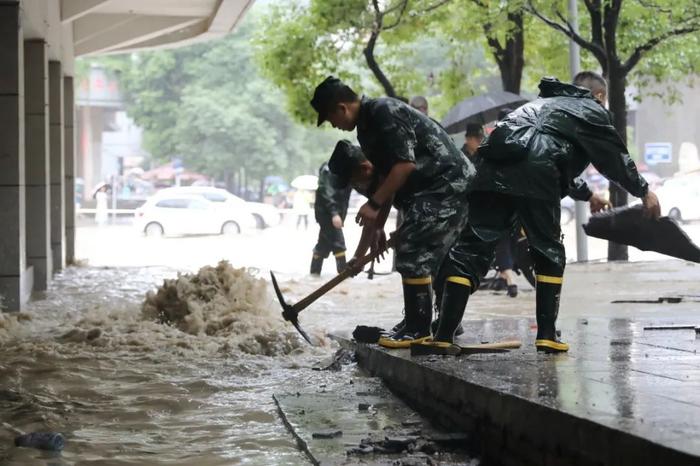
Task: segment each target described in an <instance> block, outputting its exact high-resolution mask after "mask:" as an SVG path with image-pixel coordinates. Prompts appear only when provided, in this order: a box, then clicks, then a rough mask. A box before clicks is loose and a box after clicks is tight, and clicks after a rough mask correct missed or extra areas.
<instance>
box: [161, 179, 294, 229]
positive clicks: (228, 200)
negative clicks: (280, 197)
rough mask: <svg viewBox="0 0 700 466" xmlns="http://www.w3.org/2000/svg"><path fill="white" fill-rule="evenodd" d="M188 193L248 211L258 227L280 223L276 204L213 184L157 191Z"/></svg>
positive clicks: (162, 193)
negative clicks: (251, 198) (239, 194)
mask: <svg viewBox="0 0 700 466" xmlns="http://www.w3.org/2000/svg"><path fill="white" fill-rule="evenodd" d="M173 194H187V195H194V196H202V197H204V198H206V199H207V200H209V201H211V202H217V203H223V204H224V205H225V206H226V207H228V208H230V209H233V210H236V211H239V212H243V211H245V212H248V215H251V216H252V218H253V219H254V220H255V226H256V227H257V228H267V227H274V226H277V225H279V223H280V220H281V216H280V212H279V210H278V209H277V208H276V207H275V206H271V205H269V204H263V203H262V202H246V201H244V200H243V199H241V198H240V197H238V196H236V195H234V194H231V193H230V192H228V191H226V190H225V189H220V188H215V187H213V186H178V187H173V188H165V189H161V190H160V191H158V192H157V193H156V196H159V195H168V196H170V195H173Z"/></svg>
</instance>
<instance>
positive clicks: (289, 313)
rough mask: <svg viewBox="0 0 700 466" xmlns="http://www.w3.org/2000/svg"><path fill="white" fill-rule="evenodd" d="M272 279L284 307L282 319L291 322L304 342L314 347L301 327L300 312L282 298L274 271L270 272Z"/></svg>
mask: <svg viewBox="0 0 700 466" xmlns="http://www.w3.org/2000/svg"><path fill="white" fill-rule="evenodd" d="M270 277H272V286H273V287H274V288H275V293H276V294H277V299H278V300H279V302H280V304H281V305H282V317H283V318H284V320H288V321H289V322H291V323H292V325H294V328H296V329H297V331H298V332H299V334H301V336H302V337H304V340H306V341H307V342H309V344H310V345H312V346H313V343H311V339H310V338H309V336H308V335H307V334H306V332H305V331H304V330H303V329H302V328H301V326H300V325H299V311H297V310H296V309H294V306H292V305H291V304H287V302H286V301H285V300H284V296H282V290H280V287H279V285H278V284H277V279H276V278H275V274H274V273H272V271H270Z"/></svg>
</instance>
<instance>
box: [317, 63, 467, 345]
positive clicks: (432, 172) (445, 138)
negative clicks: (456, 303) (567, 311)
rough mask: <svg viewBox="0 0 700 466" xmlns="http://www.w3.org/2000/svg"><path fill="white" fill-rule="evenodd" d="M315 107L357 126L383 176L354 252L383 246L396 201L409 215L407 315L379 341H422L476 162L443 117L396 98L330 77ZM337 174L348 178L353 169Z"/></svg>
mask: <svg viewBox="0 0 700 466" xmlns="http://www.w3.org/2000/svg"><path fill="white" fill-rule="evenodd" d="M311 106H312V107H313V108H314V110H316V112H317V113H318V125H319V126H320V125H321V124H322V123H323V122H324V121H329V122H330V123H331V124H332V125H333V127H335V128H339V129H341V130H344V131H353V130H355V129H357V138H358V141H359V143H360V146H361V148H362V152H363V153H364V156H366V158H367V159H368V161H369V162H371V165H372V166H373V169H374V170H375V171H376V174H377V175H378V177H381V178H383V179H382V180H381V181H378V182H377V183H375V186H372V187H371V188H372V189H368V192H369V193H370V194H371V195H370V197H369V199H368V200H367V202H366V203H365V204H364V205H362V207H360V210H359V211H358V214H357V217H356V221H357V223H359V224H360V225H361V226H362V227H363V230H362V236H361V238H360V243H359V245H358V247H357V249H356V251H355V256H354V257H355V258H357V257H362V256H364V254H365V253H366V251H367V250H368V249H369V248H373V249H375V250H376V249H377V248H379V249H383V248H384V246H385V242H386V238H385V237H384V223H385V221H386V219H387V216H388V215H389V210H390V208H391V205H392V203H394V204H395V205H396V206H398V207H399V209H400V210H401V211H402V213H403V214H404V221H403V223H402V224H401V227H400V228H399V230H398V231H397V238H396V239H397V245H396V247H395V258H396V269H397V270H398V272H399V273H400V274H401V277H402V282H403V296H404V311H405V320H406V321H405V325H404V326H403V327H402V328H401V329H400V330H398V331H397V332H395V333H394V334H393V335H392V336H390V337H385V338H382V339H380V341H379V343H380V344H381V345H383V346H386V347H389V348H401V347H404V348H405V347H408V346H410V344H411V343H412V342H416V341H423V340H425V339H427V338H429V336H430V322H431V317H432V308H433V304H432V295H431V292H432V290H431V286H432V278H431V277H432V276H434V275H435V274H436V273H437V269H438V267H439V266H440V264H441V263H442V261H443V259H444V257H445V255H446V254H447V251H448V249H449V247H450V245H451V244H452V243H453V242H454V241H455V240H456V239H457V237H458V235H459V232H460V231H461V230H462V228H463V227H464V225H465V224H466V221H467V194H468V192H469V189H470V185H471V182H472V180H473V179H474V177H475V175H476V172H475V169H474V166H473V165H472V163H471V162H469V160H467V158H466V157H464V156H463V155H462V153H461V152H460V151H459V149H458V148H457V146H455V144H454V142H453V141H452V139H451V138H450V136H449V135H448V134H447V133H446V132H445V130H444V129H443V128H442V127H441V126H440V125H439V124H438V123H436V122H435V121H433V120H431V119H430V118H429V117H428V116H426V115H424V114H423V113H421V112H419V111H418V110H416V109H414V108H412V107H411V106H409V105H407V104H405V103H403V102H401V101H399V100H397V99H392V98H378V99H371V98H367V97H362V98H361V97H359V96H358V95H357V94H356V93H355V92H354V91H353V90H352V89H351V88H350V87H349V86H347V85H346V84H345V83H343V82H342V81H340V80H339V79H337V78H335V77H333V76H329V77H328V78H326V79H325V80H324V81H323V82H322V83H321V84H319V85H318V86H317V87H316V90H315V92H314V95H313V99H312V100H311ZM341 166H343V165H342V164H341ZM334 174H336V175H338V176H340V177H342V178H344V180H345V181H346V182H347V181H349V179H350V177H351V176H352V175H353V172H352V171H351V170H348V169H343V170H340V171H338V172H337V173H336V172H335V171H334ZM377 179H378V178H377ZM349 266H352V261H351V263H350V264H349Z"/></svg>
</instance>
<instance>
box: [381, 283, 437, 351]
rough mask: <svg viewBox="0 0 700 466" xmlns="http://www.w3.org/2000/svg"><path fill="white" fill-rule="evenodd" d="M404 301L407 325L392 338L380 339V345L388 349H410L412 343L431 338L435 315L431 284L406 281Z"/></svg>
mask: <svg viewBox="0 0 700 466" xmlns="http://www.w3.org/2000/svg"><path fill="white" fill-rule="evenodd" d="M403 300H404V309H405V313H406V317H405V321H406V323H405V325H404V326H403V328H401V329H400V330H398V331H397V332H395V333H394V334H392V335H391V336H389V337H383V338H380V339H379V344H380V345H382V346H384V347H386V348H408V347H410V346H411V343H414V342H417V341H423V340H425V339H426V338H429V337H430V320H431V317H432V314H433V300H432V293H431V287H430V282H429V281H428V282H427V283H425V284H411V283H405V281H404V285H403Z"/></svg>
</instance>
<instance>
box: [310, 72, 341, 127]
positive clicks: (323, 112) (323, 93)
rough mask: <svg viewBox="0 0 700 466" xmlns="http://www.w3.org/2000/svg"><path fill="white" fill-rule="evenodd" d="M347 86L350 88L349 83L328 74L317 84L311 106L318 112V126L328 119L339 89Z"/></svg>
mask: <svg viewBox="0 0 700 466" xmlns="http://www.w3.org/2000/svg"><path fill="white" fill-rule="evenodd" d="M346 88H347V89H350V88H349V87H348V85H347V84H345V83H344V82H343V81H341V80H340V79H338V78H336V77H335V76H328V77H327V78H326V79H324V80H323V82H322V83H321V84H319V85H318V86H316V90H315V91H314V97H313V99H311V106H312V107H313V108H314V110H316V113H318V120H317V121H316V126H321V124H322V123H323V122H324V121H326V118H327V117H328V110H330V109H331V107H332V106H333V104H335V103H336V102H335V100H336V98H337V94H338V91H340V90H343V89H346Z"/></svg>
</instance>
